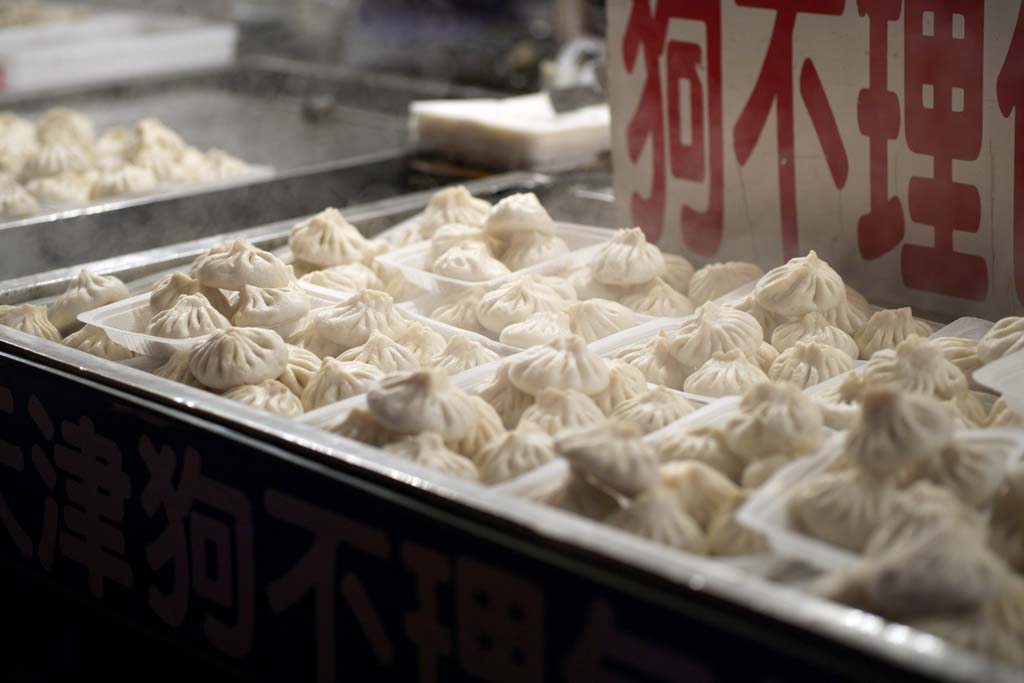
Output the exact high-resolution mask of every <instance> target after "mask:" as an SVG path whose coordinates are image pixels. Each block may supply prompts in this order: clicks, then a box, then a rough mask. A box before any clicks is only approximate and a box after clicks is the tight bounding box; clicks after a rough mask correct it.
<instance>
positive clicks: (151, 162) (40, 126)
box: [0, 107, 272, 223]
mask: <svg viewBox="0 0 1024 683" xmlns="http://www.w3.org/2000/svg"><path fill="white" fill-rule="evenodd" d="M271 171H272V169H270V168H269V167H265V166H253V165H250V164H247V163H246V162H245V161H243V160H241V159H239V158H237V157H235V156H233V155H231V154H229V153H228V152H225V151H224V150H221V149H207V150H202V149H199V148H197V147H194V146H193V145H190V144H189V143H188V142H187V141H186V140H185V139H184V138H182V136H181V135H179V134H178V133H177V132H175V131H174V130H172V129H171V128H169V127H168V126H166V125H164V124H163V123H161V122H160V121H159V120H157V119H155V118H144V119H141V120H139V121H137V122H135V123H133V124H131V125H126V126H114V127H110V128H107V129H106V130H102V131H99V130H97V128H96V125H95V123H94V122H93V120H92V119H91V118H90V117H89V116H87V115H86V114H84V113H82V112H80V111H76V110H74V109H68V108H61V107H58V108H54V109H50V110H49V111H47V112H46V113H45V114H43V115H42V116H40V117H39V119H38V120H36V121H32V120H29V119H27V118H24V117H21V116H18V115H16V114H14V113H13V112H0V223H2V222H6V221H12V220H18V219H21V218H28V217H31V216H37V215H40V214H45V213H54V212H59V211H64V210H68V209H74V208H81V207H84V206H90V205H93V204H99V203H107V202H110V201H116V200H122V199H129V198H138V197H145V196H152V195H156V194H166V193H169V192H174V191H176V190H183V189H195V188H197V187H214V186H222V185H225V184H230V183H237V182H244V181H251V180H252V179H254V178H257V177H265V176H267V175H269V174H270V173H271Z"/></svg>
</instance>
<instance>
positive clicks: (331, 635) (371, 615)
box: [264, 490, 395, 683]
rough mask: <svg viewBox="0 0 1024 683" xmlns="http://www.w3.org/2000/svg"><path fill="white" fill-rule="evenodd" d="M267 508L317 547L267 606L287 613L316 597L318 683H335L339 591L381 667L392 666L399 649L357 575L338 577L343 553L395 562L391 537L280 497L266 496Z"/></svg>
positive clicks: (271, 590)
mask: <svg viewBox="0 0 1024 683" xmlns="http://www.w3.org/2000/svg"><path fill="white" fill-rule="evenodd" d="M264 504H265V505H266V508H267V512H269V513H270V514H271V516H273V517H275V518H277V519H280V520H283V521H286V522H288V523H289V524H292V525H294V526H296V527H298V528H301V529H305V530H306V531H309V532H310V533H312V534H313V542H312V544H311V545H310V547H309V551H308V552H307V553H306V554H305V555H304V556H303V557H302V559H300V560H299V561H298V562H297V563H296V564H295V566H294V567H292V569H291V570H289V571H288V573H286V574H285V575H284V576H281V577H279V578H277V579H275V580H274V581H272V582H271V583H270V585H269V586H268V588H267V602H269V603H270V609H271V610H272V611H274V612H283V611H284V610H286V609H288V608H289V607H291V606H292V605H294V604H295V603H297V602H298V601H299V599H300V598H302V596H304V595H306V594H307V593H312V594H313V601H314V614H315V619H316V627H315V628H316V657H317V679H318V680H320V681H323V682H325V683H327V682H331V683H333V681H335V680H336V668H337V659H336V650H337V649H338V646H337V643H336V642H335V626H336V624H335V621H334V603H335V590H337V588H338V587H339V586H340V588H341V595H342V597H344V598H345V601H346V602H347V603H348V606H349V608H350V609H351V610H352V614H353V616H355V618H356V621H357V622H359V626H360V627H361V628H362V631H363V634H364V635H365V636H366V639H367V641H368V642H369V645H370V649H371V650H372V651H373V654H374V656H375V657H376V658H377V661H378V662H380V663H381V664H388V663H390V662H391V661H392V660H393V659H394V657H395V646H394V644H393V643H392V642H391V639H390V638H388V635H387V632H386V631H385V630H384V624H383V621H382V620H381V618H380V615H379V614H378V613H377V610H376V608H374V606H373V603H372V602H371V601H370V596H369V595H368V594H367V592H366V587H365V586H364V585H363V582H362V580H361V579H360V578H359V577H358V576H357V575H356V574H355V573H353V572H346V573H345V574H344V576H342V578H341V581H338V580H337V577H336V574H337V566H338V549H339V548H340V547H346V548H352V549H355V550H357V551H359V552H361V553H363V554H365V555H369V556H370V557H374V558H378V559H381V560H386V559H388V558H389V557H391V542H390V541H389V540H388V537H387V536H386V535H385V534H383V533H381V532H380V531H378V530H377V529H374V528H372V527H368V526H366V525H364V524H360V523H359V522H356V521H353V520H351V519H348V518H347V517H343V516H341V515H338V514H335V513H333V512H330V511H328V510H324V509H322V508H319V507H316V506H314V505H310V504H309V503H306V502H304V501H302V500H299V499H298V498H293V497H292V496H289V495H287V494H284V493H281V492H279V491H274V490H270V491H267V493H266V494H265V495H264Z"/></svg>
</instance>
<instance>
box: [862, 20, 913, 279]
mask: <svg viewBox="0 0 1024 683" xmlns="http://www.w3.org/2000/svg"><path fill="white" fill-rule="evenodd" d="M902 7H903V0H857V10H858V12H860V15H861V16H865V15H867V17H868V22H869V26H870V36H869V41H870V46H869V65H870V80H869V87H867V88H865V89H863V90H861V91H860V93H859V94H858V97H857V124H858V125H859V126H860V132H861V133H863V134H864V135H865V136H866V137H867V138H868V140H869V141H870V142H869V147H868V149H869V154H870V173H871V210H870V211H869V212H868V213H866V214H864V215H863V216H861V217H860V220H859V221H858V222H857V244H858V246H859V247H860V255H861V256H863V257H864V258H866V259H875V258H878V257H879V256H882V255H883V254H886V253H888V252H890V251H892V250H893V249H895V248H896V247H897V246H899V244H900V242H902V241H903V206H902V204H900V200H899V198H898V197H890V196H889V140H895V139H896V137H897V136H898V135H899V132H900V101H899V98H898V97H897V96H896V93H894V92H892V91H890V90H889V64H888V55H889V22H890V21H896V20H897V19H899V18H900V12H901V10H902Z"/></svg>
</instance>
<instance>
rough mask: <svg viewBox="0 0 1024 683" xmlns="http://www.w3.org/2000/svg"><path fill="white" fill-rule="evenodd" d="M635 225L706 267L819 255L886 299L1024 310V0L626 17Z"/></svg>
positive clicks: (621, 10)
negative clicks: (715, 263) (715, 262)
mask: <svg viewBox="0 0 1024 683" xmlns="http://www.w3.org/2000/svg"><path fill="white" fill-rule="evenodd" d="M608 18H609V20H608V49H609V57H608V69H609V83H610V88H611V106H612V131H613V132H612V136H613V140H612V148H613V153H614V163H615V191H616V196H617V198H618V201H619V207H620V211H621V216H620V219H621V221H622V223H623V224H634V225H641V226H643V228H644V230H645V231H646V232H647V235H648V238H649V239H651V240H656V241H657V242H658V243H659V244H660V245H661V246H662V247H663V248H665V249H667V250H670V251H676V252H681V253H685V254H687V255H689V256H693V257H695V260H697V261H708V260H725V259H727V258H733V259H745V260H753V261H756V262H758V263H760V264H761V265H762V266H772V265H777V264H778V263H780V262H782V261H783V260H785V259H787V258H791V257H793V256H798V255H801V254H803V253H806V251H807V250H809V249H816V250H817V251H818V252H819V254H820V255H822V256H823V257H825V258H827V259H828V260H829V261H830V262H831V263H832V264H833V265H834V266H835V267H836V268H837V269H838V270H839V271H840V272H841V273H842V274H843V275H844V276H845V277H846V278H847V279H848V281H850V282H851V284H854V285H855V286H857V287H858V288H859V289H861V290H862V291H863V292H864V294H865V295H867V296H868V297H869V298H870V299H872V300H874V301H877V302H879V303H887V304H890V305H892V304H903V305H907V304H910V305H914V306H916V307H919V308H920V309H921V310H922V311H935V312H942V313H947V314H951V315H963V314H973V315H982V316H986V317H995V316H1002V315H1008V314H1010V313H1012V312H1019V311H1021V310H1022V309H1024V111H1021V109H1020V108H1019V105H1021V106H1024V8H1022V6H1021V3H1020V2H1018V0H999V1H998V2H997V1H995V0H990V1H989V2H985V1H984V0H657V1H656V0H612V2H609V3H608Z"/></svg>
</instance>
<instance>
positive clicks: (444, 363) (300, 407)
mask: <svg viewBox="0 0 1024 683" xmlns="http://www.w3.org/2000/svg"><path fill="white" fill-rule="evenodd" d="M314 244H315V245H319V248H313V247H312V245H314ZM291 246H292V254H293V257H294V259H295V261H294V263H293V265H291V266H289V265H286V264H285V263H284V262H283V261H281V260H280V259H278V258H277V257H276V256H274V255H273V254H271V253H269V252H266V251H263V250H260V249H257V248H255V247H252V246H251V245H248V244H246V243H244V242H234V243H229V244H227V245H222V246H220V247H215V248H214V249H212V250H210V251H208V252H207V253H205V254H203V255H200V256H199V257H198V258H197V259H196V261H195V262H194V263H193V267H192V270H193V272H194V273H195V287H196V288H198V289H202V288H203V287H208V288H213V289H214V290H216V291H221V290H223V289H225V288H226V287H232V288H237V287H238V286H241V287H242V291H241V293H240V295H239V296H238V297H237V303H236V304H235V305H234V308H235V309H236V310H235V312H234V314H233V316H232V318H231V323H233V324H232V325H229V327H228V329H226V330H224V331H223V332H220V331H217V332H215V333H214V335H213V336H212V337H211V338H210V339H208V340H207V341H204V342H203V343H201V344H200V345H199V346H197V347H195V348H194V349H192V350H191V351H183V352H179V353H178V354H176V355H175V356H174V357H172V358H171V359H170V360H169V361H168V362H167V364H166V365H164V366H163V367H161V368H159V369H157V371H156V374H158V375H160V376H164V377H168V378H171V379H175V380H178V381H182V382H185V383H188V384H192V385H197V386H202V387H206V388H209V389H213V390H217V391H224V392H227V393H226V394H225V395H226V396H227V397H228V398H233V399H237V400H240V401H243V402H245V403H249V404H251V405H255V406H257V407H261V408H264V409H267V410H271V411H272V412H276V413H279V414H284V415H296V414H299V413H301V412H303V411H306V410H313V409H316V408H319V407H322V406H324V405H327V404H329V403H334V402H337V401H341V400H344V399H346V398H349V397H351V396H355V395H358V394H362V393H365V392H366V391H367V390H368V389H369V388H370V387H372V386H374V385H375V384H376V382H378V381H379V380H381V379H382V378H384V377H385V376H387V375H389V374H391V373H396V372H402V371H408V370H414V369H418V368H421V367H434V368H439V369H440V370H442V371H444V372H453V373H454V372H462V371H463V370H466V369H469V368H471V367H475V366H476V365H479V364H483V363H487V362H490V361H493V360H497V358H498V355H497V354H496V353H495V352H494V351H492V350H490V349H488V348H486V347H485V346H484V345H483V344H481V343H480V342H479V341H477V340H474V339H470V338H468V337H466V336H460V335H455V336H452V337H451V338H450V339H447V340H446V339H445V338H443V337H442V336H441V335H439V334H438V333H437V332H435V331H434V330H432V329H430V328H428V327H426V326H424V325H421V324H419V323H415V322H412V321H410V320H408V319H406V318H405V317H403V316H402V315H401V314H400V313H399V312H398V311H397V309H396V308H395V306H394V300H393V298H392V296H391V295H390V294H388V293H387V292H386V291H382V289H383V288H384V287H385V285H384V281H385V279H387V278H388V275H389V274H388V273H386V272H376V271H374V270H373V269H372V268H371V267H369V266H367V265H366V262H367V261H370V262H372V256H373V254H374V253H375V251H374V250H375V247H374V246H373V245H370V244H369V243H368V242H367V241H366V240H365V239H364V238H363V237H362V235H360V234H359V233H358V231H356V230H355V228H353V227H352V226H351V225H349V224H348V223H346V222H345V221H344V219H343V218H342V217H341V214H340V213H339V212H338V211H337V210H335V209H328V210H327V211H324V212H322V213H321V214H318V215H317V216H314V217H313V218H312V219H310V220H308V221H305V222H303V223H300V224H298V225H296V226H295V228H293V230H292V234H291ZM342 260H344V261H345V263H337V262H338V261H342ZM332 262H335V263H336V265H326V264H328V263H332ZM323 265H326V269H325V270H311V268H314V267H316V266H323ZM295 267H299V268H302V269H303V270H307V271H309V272H308V273H307V274H306V275H305V276H304V277H306V278H311V276H312V275H314V274H316V273H325V274H327V276H328V277H334V278H335V279H334V280H332V282H333V283H334V285H333V286H334V287H335V288H338V287H339V286H341V283H340V282H339V280H338V278H342V277H343V278H346V279H347V280H348V282H347V283H345V285H346V286H345V287H344V288H345V289H349V290H355V291H349V292H348V296H347V297H346V298H344V299H343V300H341V301H339V302H338V303H336V304H334V305H331V306H327V307H324V308H320V309H316V310H313V311H310V306H309V299H308V296H307V295H306V294H305V292H304V291H303V290H302V288H301V287H300V286H299V285H298V282H297V281H296V280H295V279H294V269H295ZM332 268H336V269H337V270H333V271H332V270H331V269H332ZM182 275H183V274H176V275H173V276H170V277H169V278H168V279H167V280H165V281H164V283H166V282H168V281H169V280H171V279H172V278H176V279H177V280H181V281H185V280H187V279H188V276H184V278H182V277H181V276H182ZM161 284H163V283H161ZM348 284H351V285H354V286H351V287H349V286H347V285H348ZM259 285H283V286H278V287H273V288H270V289H269V290H268V289H267V288H263V287H259ZM356 285H357V286H356ZM398 286H401V283H399V285H398ZM374 287H377V288H374ZM165 289H166V287H161V286H158V287H157V289H156V290H154V293H153V298H152V299H151V305H152V302H153V301H154V300H157V299H159V300H161V301H165V300H167V299H168V298H169V297H168V296H166V295H165V294H164V290H165ZM250 292H251V293H250ZM268 292H269V293H268ZM292 293H295V294H296V296H297V298H301V299H302V301H303V305H298V304H297V303H296V302H295V301H294V300H292V299H291V296H290V295H291V294H292ZM183 294H184V292H183ZM188 296H191V297H202V296H203V294H202V293H201V292H199V293H197V294H191V295H188V294H186V295H184V296H182V297H179V298H178V300H177V303H176V304H175V305H181V303H180V302H181V301H182V299H185V300H186V301H187V300H188V299H187V297H188ZM250 300H255V301H257V302H259V304H260V305H258V306H246V305H245V304H247V303H248V302H249V301H250ZM172 310H173V309H172ZM154 319H156V318H154ZM189 319H193V318H189ZM151 324H152V323H151ZM240 326H245V327H247V328H252V329H255V330H258V334H257V335H256V337H257V339H256V341H258V342H259V343H260V344H262V345H263V346H264V347H265V349H266V353H264V355H268V354H269V356H270V360H271V362H269V363H262V362H261V358H262V357H261V354H260V351H259V350H258V349H256V348H251V349H250V353H249V354H248V355H246V354H242V355H240V356H239V355H237V349H236V346H235V342H232V341H231V340H229V339H227V337H229V336H230V334H231V333H232V332H233V331H237V329H238V328H239V327H240ZM190 336H196V335H190ZM249 336H250V337H252V335H249ZM222 344H227V346H224V347H223V349H224V350H217V349H219V348H220V346H219V345H222ZM233 354H234V355H233ZM204 358H206V359H208V364H212V366H213V367H215V368H218V369H219V373H218V372H212V373H211V372H209V371H208V370H207V371H204V370H203V369H201V366H202V365H203V362H204V361H203V360H202V359H204ZM232 359H236V360H238V361H239V362H236V363H234V364H233V362H232ZM247 363H248V364H251V365H256V366H261V367H262V369H261V370H259V371H257V372H255V373H253V372H249V370H250V369H251V368H247V367H246V364H247ZM282 364H283V365H282ZM279 366H280V367H279ZM289 394H290V396H289Z"/></svg>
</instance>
